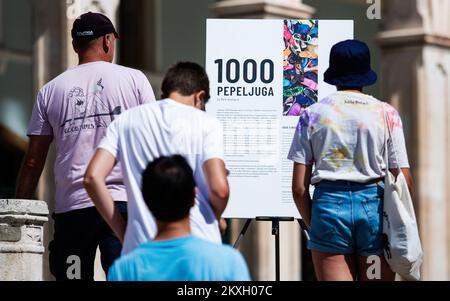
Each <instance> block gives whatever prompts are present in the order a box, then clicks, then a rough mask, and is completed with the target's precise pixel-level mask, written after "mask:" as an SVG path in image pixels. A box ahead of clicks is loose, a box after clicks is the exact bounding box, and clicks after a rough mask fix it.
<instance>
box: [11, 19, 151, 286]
mask: <svg viewBox="0 0 450 301" xmlns="http://www.w3.org/2000/svg"><path fill="white" fill-rule="evenodd" d="M72 38H73V46H74V50H75V52H76V53H77V54H78V57H79V65H78V66H76V67H74V68H71V69H69V70H67V71H65V72H64V73H62V74H61V75H59V76H58V77H56V78H55V79H53V80H52V81H50V82H49V83H47V84H46V85H45V86H44V87H43V88H42V89H41V90H40V91H39V93H38V95H37V101H36V104H35V106H34V109H33V113H32V116H31V121H30V124H29V128H28V132H27V134H28V136H29V137H30V143H29V149H28V152H27V155H26V157H25V163H24V165H23V167H22V170H21V172H20V175H19V179H18V185H17V192H16V197H17V198H20V199H31V198H33V194H34V192H35V190H36V186H37V183H38V180H39V177H40V175H41V172H42V169H43V167H44V164H45V159H46V157H47V152H48V149H49V146H50V144H51V142H52V141H55V144H56V152H57V153H56V160H55V169H54V172H55V182H56V204H55V212H54V214H53V218H54V220H55V234H54V240H53V241H52V242H51V243H50V246H49V250H50V258H49V259H50V260H49V262H50V270H51V272H52V274H53V275H54V276H55V277H56V279H57V280H67V279H68V278H69V279H72V278H73V279H81V280H92V279H93V271H94V259H95V253H96V249H97V247H99V248H100V251H101V260H102V265H103V268H104V270H105V271H107V270H108V268H109V266H110V265H111V264H112V262H113V261H114V260H115V259H116V258H117V257H118V256H119V255H120V252H121V242H120V241H119V240H118V239H117V237H116V236H115V235H114V234H113V232H112V231H111V230H110V228H109V227H108V226H107V224H106V223H105V222H104V221H103V219H102V217H101V216H100V215H99V213H98V212H97V210H96V209H95V207H94V204H93V203H92V201H91V199H90V198H89V196H88V194H87V193H86V191H85V189H84V188H83V176H84V173H85V171H86V167H87V165H88V163H89V161H90V159H91V157H92V155H93V154H94V151H95V149H96V147H97V145H98V143H99V142H100V140H101V139H102V138H103V136H104V135H105V132H106V129H107V127H108V125H109V124H110V123H111V122H112V121H113V120H114V119H115V118H116V117H117V116H118V115H120V114H121V113H122V112H123V111H125V110H127V109H129V108H132V107H135V106H138V105H141V104H143V103H146V102H150V101H154V100H155V96H154V93H153V90H152V88H151V86H150V84H149V82H148V80H147V78H146V77H145V75H144V74H143V73H142V72H140V71H138V70H134V69H130V68H126V67H122V66H119V65H116V64H112V61H113V58H114V50H115V41H116V39H117V38H118V34H117V32H116V30H115V28H114V26H113V24H112V23H111V21H110V20H109V19H108V18H107V17H106V16H104V15H102V14H98V13H91V12H89V13H87V14H83V15H81V16H80V17H79V18H78V19H77V20H75V22H74V24H73V29H72ZM122 179H123V177H122V172H121V170H120V166H119V165H117V166H116V167H115V168H114V170H113V172H112V173H111V175H110V176H109V177H108V179H107V188H108V190H109V192H110V193H111V196H112V198H113V199H114V200H115V204H116V207H117V210H116V212H117V214H119V212H120V213H121V214H122V215H124V217H126V207H127V205H126V201H127V194H126V191H125V187H124V184H123V180H122ZM72 255H75V256H78V258H79V260H80V261H79V262H80V263H81V266H80V269H81V270H80V271H79V273H77V271H73V275H68V272H67V269H68V268H69V267H71V265H72V264H73V262H71V261H70V260H68V258H69V257H70V256H72ZM71 258H74V257H71ZM68 261H69V263H67V262H68ZM69 274H70V273H69ZM78 276H79V277H78Z"/></svg>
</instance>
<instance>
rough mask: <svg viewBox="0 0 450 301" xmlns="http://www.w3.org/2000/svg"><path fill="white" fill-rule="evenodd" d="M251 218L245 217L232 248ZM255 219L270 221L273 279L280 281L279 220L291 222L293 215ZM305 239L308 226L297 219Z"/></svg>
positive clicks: (243, 234) (237, 243)
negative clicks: (273, 252)
mask: <svg viewBox="0 0 450 301" xmlns="http://www.w3.org/2000/svg"><path fill="white" fill-rule="evenodd" d="M252 220H253V219H251V218H249V219H247V221H246V222H245V225H244V227H242V230H241V232H240V233H239V236H238V238H237V239H236V242H235V243H234V245H233V248H235V249H237V248H238V247H239V244H240V243H241V240H242V238H244V236H245V233H246V232H247V230H248V227H249V226H250V224H251V223H252ZM255 220H256V221H264V222H272V235H275V280H276V281H280V222H292V221H294V220H295V218H293V217H265V216H264V217H257V218H256V219H255ZM297 221H298V223H299V225H300V228H301V229H302V232H303V234H304V235H305V238H306V240H309V234H308V227H307V226H306V224H305V222H304V221H303V219H298V220H297Z"/></svg>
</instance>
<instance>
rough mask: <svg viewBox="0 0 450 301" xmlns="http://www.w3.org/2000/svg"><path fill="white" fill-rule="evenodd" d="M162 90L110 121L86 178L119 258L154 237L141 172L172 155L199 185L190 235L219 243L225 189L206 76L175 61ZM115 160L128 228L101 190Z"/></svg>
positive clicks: (218, 132) (220, 140)
mask: <svg viewBox="0 0 450 301" xmlns="http://www.w3.org/2000/svg"><path fill="white" fill-rule="evenodd" d="M162 92H163V98H165V99H164V100H161V101H157V102H156V103H152V104H147V105H144V106H140V107H138V108H135V109H132V110H130V111H127V112H125V113H124V114H122V116H120V117H119V118H117V119H116V120H115V121H114V122H113V123H111V125H110V126H109V128H108V131H107V134H106V136H105V138H104V139H103V140H102V142H101V143H100V145H99V147H98V150H97V152H96V154H95V156H94V157H93V159H92V161H91V163H90V165H89V167H88V170H87V172H86V175H85V180H84V183H85V187H86V190H87V191H88V193H89V195H90V196H91V198H92V200H93V201H94V203H95V205H96V206H97V209H98V210H99V212H100V213H101V214H102V215H103V217H104V219H105V220H106V222H107V223H108V224H109V225H110V226H111V228H112V229H113V230H114V231H115V233H116V234H117V236H118V237H119V239H122V240H123V241H124V244H123V250H122V254H126V253H129V252H131V251H132V250H133V249H135V248H137V247H138V246H140V245H141V244H142V243H145V242H148V241H149V240H152V239H153V238H154V237H155V234H156V225H155V220H154V218H153V216H152V215H151V213H150V212H149V211H148V209H147V207H146V204H145V202H144V200H143V198H142V194H141V188H142V187H141V182H142V172H143V171H144V169H145V168H146V166H147V164H148V163H150V162H152V161H153V160H155V159H157V158H159V157H161V156H170V155H174V154H180V155H182V156H183V157H184V158H186V160H187V161H188V162H189V165H190V166H191V168H192V169H193V171H194V177H195V181H196V184H197V195H196V200H195V206H194V207H193V208H192V210H191V213H190V221H191V228H192V234H193V235H194V236H197V237H199V238H203V239H205V240H208V241H212V242H216V243H221V236H220V231H219V222H218V221H220V220H221V215H222V213H223V211H224V210H225V207H226V205H227V202H228V196H229V186H228V181H227V173H226V169H225V164H224V161H223V134H222V127H221V125H220V123H219V121H218V120H217V119H216V118H214V117H212V116H209V115H207V114H206V113H205V112H204V111H203V110H204V107H205V103H206V102H207V100H208V99H209V80H208V76H207V75H206V72H205V70H204V69H203V68H202V67H201V66H199V65H197V64H195V63H189V62H182V63H178V64H176V65H175V66H173V67H172V68H170V70H169V71H168V73H167V75H166V76H165V78H164V81H163V84H162ZM116 162H119V165H120V166H121V167H122V170H123V174H124V182H125V185H126V187H127V193H128V200H129V202H128V225H125V221H124V220H123V218H122V217H121V216H120V214H118V211H117V209H116V208H115V207H114V206H113V198H112V196H111V194H110V192H109V191H108V190H107V189H106V186H105V178H106V177H107V176H108V175H109V173H110V171H111V170H112V169H113V167H114V166H115V164H116ZM125 230H126V233H125Z"/></svg>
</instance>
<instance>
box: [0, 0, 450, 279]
mask: <svg viewBox="0 0 450 301" xmlns="http://www.w3.org/2000/svg"><path fill="white" fill-rule="evenodd" d="M368 6H369V4H367V2H366V1H365V0H355V1H349V0H326V1H325V0H314V1H313V0H223V1H214V0H192V1H191V0H190V1H186V0H164V1H162V0H150V1H149V0H127V1H120V0H96V1H94V0H68V1H60V0H39V1H33V0H17V1H7V0H0V154H1V155H2V156H0V157H2V158H3V159H1V160H2V161H1V163H2V166H7V169H6V170H4V171H3V174H1V175H0V179H1V181H2V183H1V185H0V193H1V195H0V199H10V198H12V189H11V186H12V185H13V180H11V179H12V178H13V177H11V175H14V177H15V176H16V175H17V170H18V165H19V164H20V158H21V157H22V156H23V153H24V151H25V150H26V144H27V139H26V135H25V131H26V125H27V123H28V118H29V116H30V112H31V109H32V106H33V103H34V96H35V94H36V92H37V90H38V89H39V88H40V87H41V86H42V85H43V84H44V83H45V82H47V81H49V80H50V79H52V78H53V77H55V76H56V75H57V74H59V73H60V72H62V71H63V70H65V69H66V68H67V67H70V66H74V65H76V63H77V61H76V56H75V54H74V52H73V51H72V48H71V41H70V35H69V30H70V27H71V24H72V22H73V20H74V18H76V16H78V15H79V14H81V13H83V12H86V11H89V10H93V11H100V12H103V13H105V14H107V15H108V16H109V17H111V18H112V19H113V21H114V23H115V24H116V25H117V27H118V28H119V29H120V32H121V35H122V36H123V39H122V42H121V43H120V45H119V53H118V55H117V61H118V62H119V63H121V64H125V65H129V66H133V67H136V68H139V69H142V70H143V71H144V72H145V73H146V74H148V76H149V78H150V80H151V83H152V85H153V87H154V89H155V93H156V94H157V95H158V94H159V85H160V82H161V78H162V74H163V73H164V71H165V70H166V69H167V67H168V66H169V65H170V64H172V63H174V62H175V61H177V60H179V59H189V60H194V61H197V62H200V63H203V62H204V47H205V36H206V34H205V19H206V18H207V17H220V18H310V17H312V18H318V19H321V18H322V19H355V37H356V38H359V39H362V40H365V41H366V42H368V43H369V45H370V46H371V49H372V52H373V57H374V62H373V63H374V66H375V69H376V70H377V71H379V73H380V81H379V83H378V85H377V86H375V87H373V88H371V89H370V91H369V92H370V93H372V94H374V95H375V96H377V97H379V98H382V99H385V100H387V101H389V102H391V103H392V104H393V105H394V106H395V107H397V108H398V109H399V111H400V113H401V115H402V117H403V121H404V125H405V132H406V138H407V145H408V150H409V156H410V161H411V165H412V171H413V175H414V177H415V184H416V190H417V191H416V192H417V195H416V198H415V200H414V202H415V205H416V211H417V216H418V219H419V226H420V233H421V236H422V240H423V247H424V252H425V258H424V264H423V277H424V279H426V280H450V260H448V258H449V256H450V229H449V226H450V185H449V184H448V183H447V182H448V178H449V173H450V158H449V156H448V155H447V154H448V153H449V151H450V118H449V117H448V116H449V113H450V88H449V87H450V76H449V73H450V3H449V2H448V0H408V1H404V0H389V1H387V0H384V1H382V9H383V11H382V15H381V16H382V19H381V20H368V19H367V17H366V10H367V8H368ZM5 158H7V159H5ZM52 158H54V154H53V152H50V154H49V160H48V164H47V166H46V169H45V171H44V173H43V176H42V178H41V181H40V184H39V189H38V193H37V195H36V198H37V199H40V200H46V201H47V204H48V209H49V211H50V212H51V211H52V207H53V205H52V204H53V201H52V200H53V196H54V193H53V192H54V184H53V174H52V166H51V161H52V160H51V159H52ZM12 204H15V205H14V206H16V207H14V206H13V205H12ZM36 204H38V205H36V206H37V207H36V208H37V209H36V208H34V207H33V206H31V207H33V208H34V209H33V210H32V211H26V210H25V209H23V206H25V205H23V203H21V202H20V201H17V202H16V201H6V200H5V201H3V200H2V201H0V231H1V234H0V262H1V260H4V258H7V257H2V256H3V255H1V254H3V253H7V252H6V251H5V250H7V249H8V248H9V246H10V245H11V243H12V241H11V240H16V243H22V242H21V239H22V238H23V239H25V240H26V241H23V243H24V244H29V243H30V240H27V239H28V238H29V237H35V235H36V233H37V232H33V233H34V234H33V235H34V236H33V235H31V236H30V235H28V234H27V233H28V232H27V231H31V232H32V230H27V229H28V226H29V227H31V228H32V227H37V228H39V227H42V223H43V222H44V219H43V218H41V217H43V212H45V210H44V209H43V208H42V207H40V206H41V205H42V203H39V202H37V203H36ZM8 206H13V207H11V208H12V209H11V208H10V207H8ZM25 207H26V206H25ZM14 208H16V209H17V210H18V211H17V212H16V213H17V214H11V212H12V211H11V210H13V209H14ZM20 208H22V209H20ZM27 208H28V207H27ZM19 209H20V210H19ZM14 210H15V209H14ZM27 210H31V209H30V208H28V209H27ZM35 211H36V212H35ZM27 212H28V213H27ZM32 212H35V213H32ZM11 215H14V216H17V215H18V216H20V215H27V216H30V215H36V216H38V217H39V218H38V219H37V220H39V222H38V225H37V226H36V225H35V226H33V224H32V223H31V222H30V221H27V219H21V218H19V219H21V220H25V222H24V223H23V224H20V223H17V221H16V222H12V219H11ZM44 215H45V214H44ZM35 220H36V219H35ZM11 225H13V227H10V226H11ZM27 225H28V226H27ZM241 226H242V222H240V221H232V222H231V237H230V241H233V240H234V239H235V238H236V236H237V234H238V232H239V230H240V227H241ZM7 227H9V228H8V229H10V230H8V231H9V232H7V231H6V230H5V229H6V228H7ZM51 229H52V225H51V220H50V221H49V222H48V223H47V224H46V226H45V231H43V233H44V234H43V237H42V239H41V240H39V239H38V242H36V241H34V243H37V244H38V245H39V244H41V246H37V247H36V248H35V249H34V250H35V251H36V250H37V253H36V252H35V253H30V254H38V253H39V252H42V251H43V250H44V248H43V247H42V246H47V245H48V241H49V239H50V237H51V236H52V235H51ZM35 231H37V230H35ZM31 232H30V233H31ZM5 233H7V234H5ZM39 233H40V232H39ZM19 234H20V235H22V234H24V236H20V237H19V236H17V235H19ZM27 237H28V238H27ZM19 238H20V239H19ZM33 239H34V238H33ZM33 239H32V241H33ZM8 240H9V241H8ZM273 245H274V244H273V237H272V236H271V229H270V224H265V223H258V224H256V223H255V224H253V225H252V226H251V229H250V231H249V232H248V235H247V236H246V238H245V240H244V241H243V243H242V245H241V251H242V252H243V254H244V255H245V257H246V259H247V261H248V263H249V265H250V269H251V272H252V275H253V278H254V279H257V280H271V279H274V270H275V265H274V249H273ZM10 253H11V252H10ZM10 253H8V254H10ZM25 253H26V252H25ZM307 255H308V254H307V253H306V252H305V249H304V246H303V245H302V239H301V235H300V231H299V228H298V226H297V225H296V224H293V223H284V224H282V226H281V279H282V280H301V279H310V278H311V275H310V273H311V269H310V260H309V258H308V256H307ZM8 256H9V255H8ZM31 257H33V256H31ZM8 258H11V257H8ZM47 258H48V256H47V254H44V256H43V261H42V264H41V263H40V262H39V261H33V260H35V259H29V260H31V262H33V264H34V265H35V266H38V268H37V269H36V271H35V273H40V269H39V268H42V267H43V270H44V273H43V274H42V275H38V278H39V277H41V278H43V279H51V276H50V275H49V273H48V262H47ZM8 260H9V259H8ZM16 260H18V261H20V257H17V259H16ZM27 260H28V259H27ZM39 265H42V267H39ZM41 270H42V269H41ZM22 276H23V275H22ZM1 277H10V278H11V277H12V276H11V275H9V276H3V275H2V274H1V272H0V278H1ZM18 277H19V278H20V275H19V276H18ZM97 277H98V279H101V278H102V275H101V273H98V276H97Z"/></svg>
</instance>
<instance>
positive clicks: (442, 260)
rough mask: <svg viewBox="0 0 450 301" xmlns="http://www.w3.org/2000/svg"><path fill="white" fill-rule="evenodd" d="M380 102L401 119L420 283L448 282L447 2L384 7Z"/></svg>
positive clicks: (396, 1) (393, 1) (424, 0)
mask: <svg viewBox="0 0 450 301" xmlns="http://www.w3.org/2000/svg"><path fill="white" fill-rule="evenodd" d="M383 4H384V5H383V16H382V19H383V29H384V30H383V31H382V32H381V34H380V36H379V39H378V40H379V43H380V45H381V47H382V77H381V79H382V89H383V98H384V99H386V100H387V101H390V102H391V103H392V104H393V105H394V106H395V107H397V108H398V109H399V111H400V114H401V115H402V118H403V123H404V128H405V135H406V139H407V147H408V153H409V159H410V163H411V167H412V171H413V176H414V177H415V187H416V198H415V208H416V212H417V217H418V221H419V227H420V233H421V238H422V244H423V248H424V255H425V257H424V263H423V269H422V273H423V279H424V280H449V279H450V261H449V260H448V258H449V256H450V246H449V243H450V229H449V222H450V219H449V210H450V185H449V183H448V181H449V178H450V159H449V156H448V154H449V152H450V117H449V114H450V88H449V87H450V2H449V1H447V0H409V1H402V0H390V1H385V2H384V3H383Z"/></svg>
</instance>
